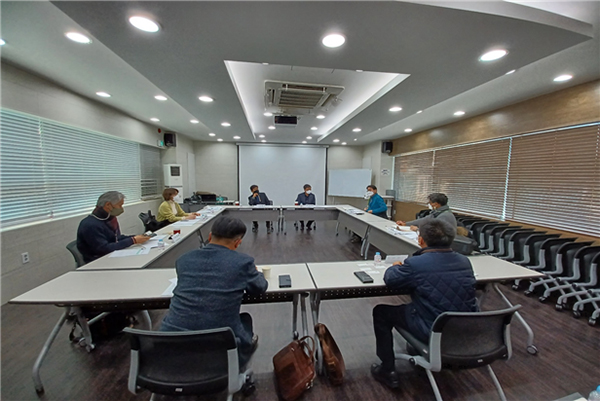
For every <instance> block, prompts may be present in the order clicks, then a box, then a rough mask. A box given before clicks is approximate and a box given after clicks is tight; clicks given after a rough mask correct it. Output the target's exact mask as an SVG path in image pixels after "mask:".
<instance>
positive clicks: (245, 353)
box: [238, 312, 254, 372]
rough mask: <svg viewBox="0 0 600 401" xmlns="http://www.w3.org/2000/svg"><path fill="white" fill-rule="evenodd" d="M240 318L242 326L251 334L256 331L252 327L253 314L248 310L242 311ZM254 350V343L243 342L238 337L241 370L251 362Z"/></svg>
mask: <svg viewBox="0 0 600 401" xmlns="http://www.w3.org/2000/svg"><path fill="white" fill-rule="evenodd" d="M240 320H241V321H242V326H243V327H244V330H245V331H246V332H248V333H251V334H250V335H251V336H252V335H254V331H253V329H252V316H250V314H249V313H247V312H242V313H240ZM253 353H254V350H253V349H252V344H241V343H240V342H239V339H238V360H239V363H240V372H243V371H245V370H246V365H248V362H250V358H252V354H253Z"/></svg>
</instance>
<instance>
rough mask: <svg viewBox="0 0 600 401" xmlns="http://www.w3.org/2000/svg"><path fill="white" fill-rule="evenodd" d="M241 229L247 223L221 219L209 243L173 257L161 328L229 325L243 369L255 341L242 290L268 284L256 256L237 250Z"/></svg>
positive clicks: (256, 291)
mask: <svg viewBox="0 0 600 401" xmlns="http://www.w3.org/2000/svg"><path fill="white" fill-rule="evenodd" d="M245 233H246V225H245V224H244V223H243V222H242V221H241V220H240V219H236V218H232V217H227V216H223V217H219V218H217V219H216V220H215V222H214V224H213V226H212V229H211V233H210V234H209V236H208V241H209V242H210V243H209V244H208V245H207V246H205V247H204V248H201V249H196V250H193V251H190V252H188V253H186V254H184V255H182V256H181V257H180V258H179V259H177V262H176V264H175V269H176V270H177V286H176V287H175V290H174V291H173V298H172V299H171V305H170V306H169V312H168V313H167V315H166V316H165V318H164V320H163V322H162V325H161V328H160V329H161V330H162V331H186V330H208V329H216V328H220V327H231V329H232V330H233V332H234V333H235V336H236V338H237V340H238V355H239V361H240V370H241V371H243V370H245V369H244V368H245V367H246V365H247V363H248V362H249V360H250V357H251V356H252V354H253V353H254V351H255V350H256V347H257V344H258V336H256V335H254V333H253V330H252V317H251V316H250V315H249V314H248V313H242V314H240V307H241V304H242V297H243V296H244V293H245V292H247V293H249V294H252V295H256V294H262V293H264V292H265V291H266V290H267V287H268V282H267V280H265V278H264V276H263V274H262V273H260V272H259V271H258V270H257V269H256V266H255V264H254V258H252V257H251V256H248V255H245V254H243V253H238V252H236V251H235V250H236V248H237V247H238V246H239V245H240V244H241V243H242V237H243V236H244V234H245Z"/></svg>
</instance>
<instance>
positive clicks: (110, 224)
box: [77, 191, 150, 263]
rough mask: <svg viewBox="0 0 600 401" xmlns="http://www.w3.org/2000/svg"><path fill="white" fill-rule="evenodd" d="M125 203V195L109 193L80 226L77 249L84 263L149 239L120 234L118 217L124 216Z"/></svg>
mask: <svg viewBox="0 0 600 401" xmlns="http://www.w3.org/2000/svg"><path fill="white" fill-rule="evenodd" d="M124 202H125V195H123V194H122V193H120V192H117V191H109V192H106V193H104V194H102V195H100V197H99V198H98V202H96V208H95V209H94V211H93V212H92V213H91V214H90V215H89V216H87V217H86V218H85V219H83V220H81V223H79V228H78V229H77V248H78V249H79V252H81V254H82V255H83V259H84V261H85V263H89V262H91V261H93V260H96V259H98V258H100V257H102V256H104V255H107V254H109V253H111V252H113V251H117V250H119V249H124V248H127V247H129V246H131V245H133V244H143V243H144V242H146V241H148V240H149V239H150V237H147V236H145V235H122V234H121V230H120V228H119V222H118V221H117V216H119V215H121V214H122V213H123V203H124Z"/></svg>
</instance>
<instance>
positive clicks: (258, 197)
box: [248, 184, 273, 234]
mask: <svg viewBox="0 0 600 401" xmlns="http://www.w3.org/2000/svg"><path fill="white" fill-rule="evenodd" d="M250 192H252V195H250V196H249V197H248V204H249V205H250V206H256V205H270V204H271V201H270V200H269V197H268V196H267V194H266V193H264V192H260V191H259V189H258V185H256V184H253V185H250ZM271 231H273V227H271V222H270V221H267V234H271ZM252 232H253V233H256V232H258V221H253V222H252Z"/></svg>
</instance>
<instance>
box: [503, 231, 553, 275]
mask: <svg viewBox="0 0 600 401" xmlns="http://www.w3.org/2000/svg"><path fill="white" fill-rule="evenodd" d="M558 237H560V234H538V233H535V232H534V233H532V234H531V235H530V236H529V237H527V239H526V240H525V242H524V244H523V255H522V258H521V259H519V260H513V261H512V262H513V263H515V264H517V265H521V266H525V267H527V266H529V265H531V266H535V265H536V264H537V258H538V255H539V248H540V246H541V244H542V243H543V242H544V241H545V240H547V239H551V238H558ZM536 244H537V246H536Z"/></svg>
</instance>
